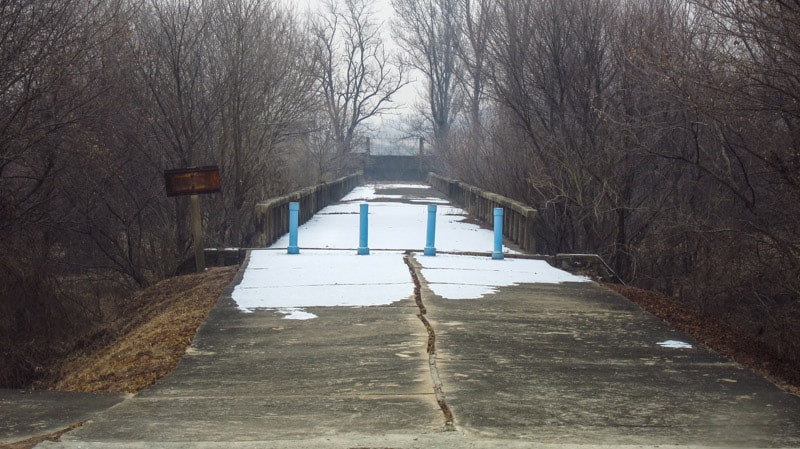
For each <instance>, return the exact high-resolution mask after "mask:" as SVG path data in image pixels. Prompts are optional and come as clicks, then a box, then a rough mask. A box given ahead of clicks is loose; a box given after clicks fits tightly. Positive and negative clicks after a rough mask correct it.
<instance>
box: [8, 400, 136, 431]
mask: <svg viewBox="0 0 800 449" xmlns="http://www.w3.org/2000/svg"><path fill="white" fill-rule="evenodd" d="M125 397H126V395H124V394H104V393H100V394H95V393H66V392H58V391H23V390H3V389H0V443H9V442H12V441H20V440H25V439H28V438H30V437H33V436H37V435H43V434H48V433H52V432H57V431H59V430H63V429H65V428H67V427H69V426H71V425H73V424H78V423H81V422H83V421H86V420H87V419H89V418H91V417H92V416H94V415H95V414H97V413H98V412H101V411H104V410H106V409H108V408H109V407H112V406H114V405H115V404H118V403H119V402H121V401H122V400H123V399H125Z"/></svg>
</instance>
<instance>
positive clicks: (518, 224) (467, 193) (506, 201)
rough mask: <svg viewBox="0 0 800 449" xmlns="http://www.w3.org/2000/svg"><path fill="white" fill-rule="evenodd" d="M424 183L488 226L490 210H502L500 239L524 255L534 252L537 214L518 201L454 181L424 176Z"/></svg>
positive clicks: (491, 214)
mask: <svg viewBox="0 0 800 449" xmlns="http://www.w3.org/2000/svg"><path fill="white" fill-rule="evenodd" d="M428 183H429V184H430V185H431V186H433V188H435V189H436V190H438V191H440V192H442V193H444V194H445V195H447V197H448V198H449V199H450V200H451V201H452V202H454V203H456V204H457V205H459V206H461V207H462V208H463V209H464V210H466V211H467V212H469V214H470V215H472V216H473V217H475V218H477V219H479V220H481V221H483V222H484V223H486V224H488V225H490V226H491V225H492V222H493V221H494V208H496V207H502V208H503V235H504V236H505V237H506V238H508V239H509V240H511V241H512V242H514V243H516V244H517V245H519V247H520V248H521V249H523V250H525V251H534V250H535V246H536V245H535V243H536V241H535V238H534V225H535V224H536V217H537V215H538V212H537V211H536V209H534V208H532V207H528V206H526V205H525V204H523V203H520V202H519V201H516V200H512V199H510V198H506V197H504V196H501V195H497V194H494V193H491V192H487V191H485V190H481V189H479V188H477V187H475V186H472V185H469V184H466V183H463V182H461V181H458V180H455V179H449V178H445V177H443V176H439V175H437V174H435V173H429V174H428Z"/></svg>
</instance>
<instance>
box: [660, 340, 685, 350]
mask: <svg viewBox="0 0 800 449" xmlns="http://www.w3.org/2000/svg"><path fill="white" fill-rule="evenodd" d="M656 344H657V345H659V346H661V347H662V348H670V349H692V345H690V344H689V343H686V342H683V341H678V340H666V341H660V342H658V343H656Z"/></svg>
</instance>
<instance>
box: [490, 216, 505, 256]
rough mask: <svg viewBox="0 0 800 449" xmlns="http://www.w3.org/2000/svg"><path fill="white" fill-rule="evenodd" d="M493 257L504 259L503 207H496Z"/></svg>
mask: <svg viewBox="0 0 800 449" xmlns="http://www.w3.org/2000/svg"><path fill="white" fill-rule="evenodd" d="M492 259H495V260H503V208H502V207H495V208H494V252H492Z"/></svg>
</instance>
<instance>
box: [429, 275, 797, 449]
mask: <svg viewBox="0 0 800 449" xmlns="http://www.w3.org/2000/svg"><path fill="white" fill-rule="evenodd" d="M423 293H424V295H423V297H424V298H425V304H426V306H427V310H428V314H427V316H428V319H429V320H430V321H431V323H432V324H433V326H434V327H435V329H436V335H437V339H436V341H437V345H436V346H437V354H438V357H437V360H438V363H437V364H438V367H439V370H440V377H441V379H442V382H443V386H444V390H445V392H446V394H447V403H448V405H449V406H450V408H451V409H452V411H453V413H454V415H455V418H456V425H457V427H458V428H460V429H463V430H464V431H465V432H466V433H467V434H468V435H470V436H471V437H473V438H477V439H480V438H511V439H514V440H520V439H522V440H530V441H536V442H541V443H573V444H609V445H614V444H634V445H635V444H653V445H669V444H697V445H710V446H721V447H730V446H752V447H762V446H763V447H775V446H786V447H797V446H800V398H797V397H796V396H793V395H790V394H787V393H785V392H783V391H782V390H780V389H778V388H777V387H775V386H774V385H772V384H770V383H768V382H766V381H765V380H763V379H762V378H760V377H758V376H756V375H755V374H753V373H751V372H750V371H748V370H746V369H744V368H742V367H740V366H738V365H736V364H734V363H732V362H730V361H728V360H727V359H724V358H722V357H721V356H719V355H717V354H715V353H713V352H712V351H710V350H708V349H707V348H705V347H704V346H702V345H701V344H699V343H698V342H696V341H693V340H691V339H689V338H688V337H686V336H683V335H681V334H679V333H677V332H676V331H674V330H671V329H670V328H669V327H668V326H666V325H665V324H664V323H663V322H662V321H660V320H659V319H657V318H656V317H654V316H652V315H650V314H647V313H645V312H643V311H641V310H640V309H639V308H638V307H636V306H635V305H633V304H631V303H630V302H628V301H627V300H626V299H624V298H622V297H621V296H618V295H616V294H614V293H612V292H610V291H607V290H605V289H602V288H601V287H599V286H597V285H595V284H570V285H524V286H516V287H508V288H502V289H501V290H500V292H499V293H498V294H496V295H493V296H491V297H487V298H485V299H482V300H477V301H451V300H443V299H441V298H438V297H435V296H434V295H432V294H431V293H430V291H429V290H423ZM670 339H675V340H681V341H686V342H690V343H691V344H692V345H693V348H692V349H668V348H662V347H660V346H658V345H657V344H656V343H657V342H661V341H664V340H670Z"/></svg>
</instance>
